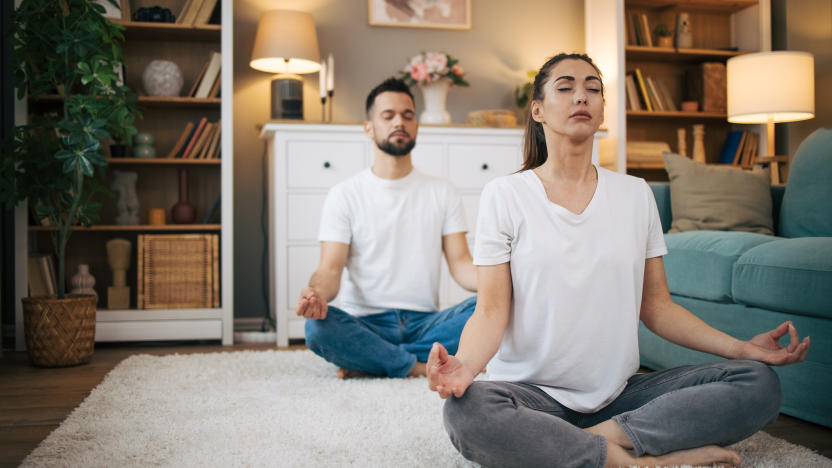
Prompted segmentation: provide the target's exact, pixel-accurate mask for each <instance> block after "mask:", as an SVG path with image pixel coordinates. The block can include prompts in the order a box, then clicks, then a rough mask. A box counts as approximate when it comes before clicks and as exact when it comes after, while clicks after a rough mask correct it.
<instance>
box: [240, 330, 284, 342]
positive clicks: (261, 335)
mask: <svg viewBox="0 0 832 468" xmlns="http://www.w3.org/2000/svg"><path fill="white" fill-rule="evenodd" d="M276 341H277V334H276V333H275V332H273V331H272V332H259V331H245V332H234V342H235V343H276Z"/></svg>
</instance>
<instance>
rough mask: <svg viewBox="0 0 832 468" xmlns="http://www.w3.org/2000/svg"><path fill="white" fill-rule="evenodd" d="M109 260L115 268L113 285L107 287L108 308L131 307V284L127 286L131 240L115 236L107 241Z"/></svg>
mask: <svg viewBox="0 0 832 468" xmlns="http://www.w3.org/2000/svg"><path fill="white" fill-rule="evenodd" d="M106 246H107V262H108V263H109V264H110V268H111V269H112V270H113V285H112V286H110V287H108V288H107V308H108V309H111V310H118V309H129V308H130V286H127V269H128V268H130V248H131V245H130V241H128V240H127V239H121V238H115V239H110V240H109V241H107V244H106Z"/></svg>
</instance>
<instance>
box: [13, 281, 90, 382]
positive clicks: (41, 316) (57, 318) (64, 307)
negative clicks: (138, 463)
mask: <svg viewBox="0 0 832 468" xmlns="http://www.w3.org/2000/svg"><path fill="white" fill-rule="evenodd" d="M22 301H23V328H24V330H25V332H26V349H27V351H28V353H29V360H30V361H31V362H32V364H33V365H35V366H38V367H66V366H75V365H78V364H84V363H87V362H89V361H90V359H92V351H93V348H94V346H95V301H96V298H95V296H93V295H74V294H73V295H68V296H67V297H66V298H65V299H55V298H53V297H24V298H23V299H22Z"/></svg>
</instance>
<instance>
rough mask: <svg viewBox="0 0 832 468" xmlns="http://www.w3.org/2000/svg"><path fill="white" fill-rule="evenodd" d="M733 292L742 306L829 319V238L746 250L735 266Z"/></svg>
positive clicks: (781, 241)
mask: <svg viewBox="0 0 832 468" xmlns="http://www.w3.org/2000/svg"><path fill="white" fill-rule="evenodd" d="M732 291H733V297H734V300H735V301H737V302H740V303H743V304H748V305H751V306H756V307H760V308H764V309H771V310H778V311H782V312H790V313H794V314H799V315H810V316H815V317H824V318H832V237H801V238H797V239H778V240H776V241H774V242H768V243H765V244H762V245H758V246H757V247H754V248H753V249H750V250H748V251H747V252H746V253H745V254H744V255H742V256H741V257H740V258H739V259H738V260H737V263H736V265H735V266H734V275H733V290H732ZM807 332H810V331H809V330H807Z"/></svg>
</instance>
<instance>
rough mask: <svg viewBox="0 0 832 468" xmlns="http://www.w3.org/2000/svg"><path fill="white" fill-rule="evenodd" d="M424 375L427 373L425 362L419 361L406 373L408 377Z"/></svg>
mask: <svg viewBox="0 0 832 468" xmlns="http://www.w3.org/2000/svg"><path fill="white" fill-rule="evenodd" d="M426 375H428V373H427V364H426V363H424V362H419V361H416V364H413V369H410V373H409V374H407V376H408V377H424V376H426Z"/></svg>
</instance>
